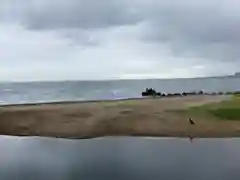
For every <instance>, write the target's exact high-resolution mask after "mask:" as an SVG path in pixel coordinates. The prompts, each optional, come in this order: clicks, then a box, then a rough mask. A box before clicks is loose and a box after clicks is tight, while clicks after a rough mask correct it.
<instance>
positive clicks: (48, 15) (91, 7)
mask: <svg viewBox="0 0 240 180" xmlns="http://www.w3.org/2000/svg"><path fill="white" fill-rule="evenodd" d="M15 1H17V0H15ZM11 2H12V3H11V4H10V5H9V3H8V7H9V6H10V8H9V12H11V10H13V9H15V12H12V13H15V15H16V16H15V18H16V19H18V18H20V19H19V20H20V21H21V23H22V24H23V25H25V26H26V27H28V28H30V29H38V30H39V29H62V28H63V29H64V28H82V29H91V28H106V27H111V26H119V25H127V24H134V23H137V22H139V21H140V20H141V18H140V17H139V16H137V15H136V14H135V12H134V11H133V7H132V6H131V5H129V6H128V3H126V1H118V0H102V1H96V0H88V1H86V0H61V1H59V0H51V1H48V0H41V1H40V0H32V1H31V2H29V1H28V2H22V1H21V2H22V4H19V3H18V4H17V5H14V0H11ZM18 2H19V1H18ZM124 2H125V3H124ZM16 6H17V7H16ZM13 7H15V8H13ZM16 12H17V13H16Z"/></svg>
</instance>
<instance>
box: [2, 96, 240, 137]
mask: <svg viewBox="0 0 240 180" xmlns="http://www.w3.org/2000/svg"><path fill="white" fill-rule="evenodd" d="M226 98H228V97H227V96H223V95H222V96H218V95H216V96H210V95H197V96H187V97H171V98H162V99H161V98H156V99H153V98H147V99H130V100H116V101H101V102H84V103H83V102H72V103H71V102H66V103H50V104H37V105H12V106H1V107H0V134H1V135H15V136H48V137H61V138H91V137H98V136H117V135H132V136H169V137H189V136H194V137H195V136H196V137H233V136H240V123H238V122H236V121H235V122H231V121H219V120H214V119H211V118H208V117H207V118H202V117H197V116H196V117H193V118H194V121H195V122H196V124H195V125H190V124H189V122H188V117H186V116H185V115H182V114H181V113H180V114H177V113H172V112H171V111H169V110H175V109H185V108H188V107H189V106H193V105H202V104H207V103H211V102H219V101H222V100H225V99H226Z"/></svg>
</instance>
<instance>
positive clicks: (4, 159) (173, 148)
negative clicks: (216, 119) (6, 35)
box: [0, 136, 240, 180]
mask: <svg viewBox="0 0 240 180" xmlns="http://www.w3.org/2000/svg"><path fill="white" fill-rule="evenodd" d="M0 152H1V153H0V179H1V180H15V179H17V180H30V179H34V180H48V179H49V180H80V179H81V180H95V179H96V180H97V179H99V180H108V179H109V180H119V179H123V180H133V179H138V180H143V179H144V180H153V179H162V180H165V179H166V180H188V179H189V180H193V179H194V180H203V179H206V180H225V179H226V180H235V179H236V180H239V179H240V139H194V140H193V142H190V141H189V140H188V139H177V138H140V137H114V138H113V137H108V138H97V139H91V140H66V139H51V138H17V137H7V136H1V137H0Z"/></svg>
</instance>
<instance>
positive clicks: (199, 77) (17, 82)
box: [0, 74, 240, 84]
mask: <svg viewBox="0 0 240 180" xmlns="http://www.w3.org/2000/svg"><path fill="white" fill-rule="evenodd" d="M208 78H240V76H236V75H235V74H232V75H219V76H198V77H190V78H189V77H188V78H187V77H185V78H137V79H99V80H93V79H92V80H83V79H82V80H81V79H79V80H39V81H37V80H33V81H0V84H1V83H2V84H11V83H12V84H13V83H14V84H15V83H16V84H25V83H26V84H28V83H61V82H62V83H65V82H109V81H142V80H146V81H148V80H186V79H208Z"/></svg>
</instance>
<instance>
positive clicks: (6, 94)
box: [0, 77, 240, 104]
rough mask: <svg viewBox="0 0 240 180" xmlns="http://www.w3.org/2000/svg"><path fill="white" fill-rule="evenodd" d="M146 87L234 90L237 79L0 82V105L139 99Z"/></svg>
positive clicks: (182, 89) (179, 90) (178, 90)
mask: <svg viewBox="0 0 240 180" xmlns="http://www.w3.org/2000/svg"><path fill="white" fill-rule="evenodd" d="M147 87H152V88H155V89H156V90H157V91H161V92H169V93H173V92H183V91H196V90H204V91H206V92H212V91H235V90H240V78H237V77H236V78H227V77H225V78H203V79H171V80H121V81H68V82H67V81H66V82H34V83H1V84H0V104H16V103H33V102H34V103H35V102H52V101H79V100H103V99H121V98H129V97H141V92H142V91H144V90H145V88H147Z"/></svg>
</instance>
